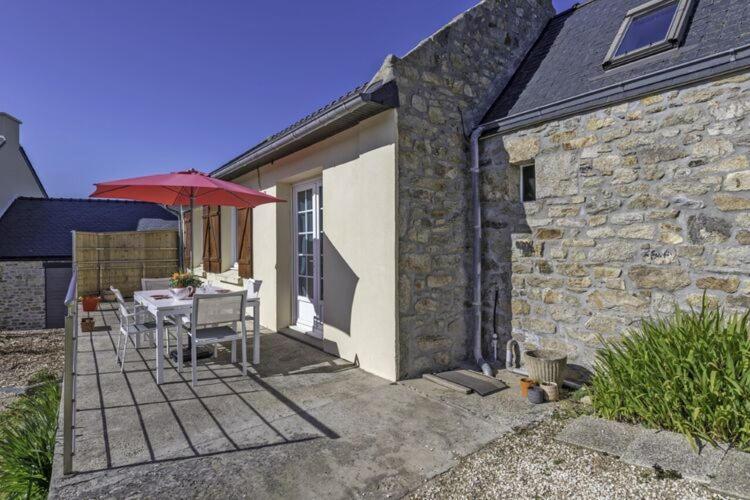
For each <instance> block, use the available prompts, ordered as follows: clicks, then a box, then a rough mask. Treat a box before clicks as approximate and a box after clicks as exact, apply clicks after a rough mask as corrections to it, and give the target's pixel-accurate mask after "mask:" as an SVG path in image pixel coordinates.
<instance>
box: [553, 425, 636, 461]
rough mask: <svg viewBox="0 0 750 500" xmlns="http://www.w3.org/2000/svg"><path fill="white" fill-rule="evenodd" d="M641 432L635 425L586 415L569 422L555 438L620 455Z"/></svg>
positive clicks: (574, 444) (616, 455)
mask: <svg viewBox="0 0 750 500" xmlns="http://www.w3.org/2000/svg"><path fill="white" fill-rule="evenodd" d="M641 432H643V431H642V429H641V428H640V427H637V426H634V425H628V424H623V423H620V422H614V421H612V420H604V419H601V418H596V417H591V416H588V415H584V416H581V417H578V418H576V419H575V420H573V421H571V422H570V423H568V424H567V425H566V426H565V428H564V429H563V430H562V431H561V432H560V433H558V434H557V436H555V440H557V441H560V442H563V443H567V444H571V445H573V446H580V447H581V448H586V449H589V450H594V451H598V452H600V453H607V454H608V455H612V456H615V457H620V456H622V454H623V453H625V450H626V449H627V448H628V446H630V444H631V443H632V442H633V441H635V439H636V437H638V436H639V435H640V434H641Z"/></svg>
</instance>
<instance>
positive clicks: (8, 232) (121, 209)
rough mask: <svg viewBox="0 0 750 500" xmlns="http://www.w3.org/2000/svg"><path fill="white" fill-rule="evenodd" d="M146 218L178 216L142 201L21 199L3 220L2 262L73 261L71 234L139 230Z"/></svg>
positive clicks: (0, 222) (0, 231)
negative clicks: (12, 260) (9, 260)
mask: <svg viewBox="0 0 750 500" xmlns="http://www.w3.org/2000/svg"><path fill="white" fill-rule="evenodd" d="M143 219H162V220H167V221H174V220H176V219H177V217H176V216H175V215H174V214H173V213H172V212H170V211H168V210H166V209H165V208H163V207H161V206H159V205H155V204H153V203H143V202H138V201H119V200H96V199H70V198H29V197H19V198H16V199H15V201H14V202H13V203H12V204H11V205H10V207H8V210H6V212H5V213H4V214H3V216H2V217H0V260H3V259H26V260H39V259H70V258H71V254H72V243H71V236H70V232H71V231H73V230H76V231H93V232H107V231H135V230H137V229H138V225H139V223H140V221H141V220H143Z"/></svg>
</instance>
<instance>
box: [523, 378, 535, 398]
mask: <svg viewBox="0 0 750 500" xmlns="http://www.w3.org/2000/svg"><path fill="white" fill-rule="evenodd" d="M519 383H520V384H521V397H522V398H525V397H526V396H528V395H529V389H531V388H532V387H534V386H535V385H536V382H534V381H533V380H532V379H530V378H522V379H521V380H520V381H519Z"/></svg>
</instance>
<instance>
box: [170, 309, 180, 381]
mask: <svg viewBox="0 0 750 500" xmlns="http://www.w3.org/2000/svg"><path fill="white" fill-rule="evenodd" d="M176 352H177V371H178V372H181V371H182V318H181V317H177V351H176ZM167 355H170V354H169V353H167Z"/></svg>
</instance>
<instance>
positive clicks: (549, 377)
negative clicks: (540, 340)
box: [524, 349, 568, 387]
mask: <svg viewBox="0 0 750 500" xmlns="http://www.w3.org/2000/svg"><path fill="white" fill-rule="evenodd" d="M567 365H568V356H567V354H565V353H564V352H562V351H556V350H554V349H534V350H530V351H526V352H524V366H525V367H526V369H527V370H528V372H529V378H531V379H533V380H535V381H537V382H540V383H541V382H554V383H556V384H557V386H558V387H561V386H562V384H563V380H564V378H565V369H566V367H567Z"/></svg>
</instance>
